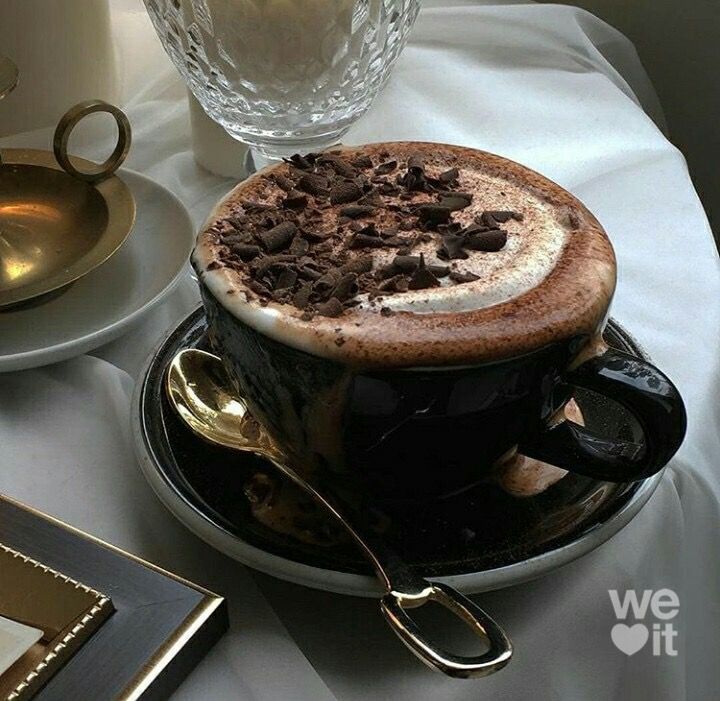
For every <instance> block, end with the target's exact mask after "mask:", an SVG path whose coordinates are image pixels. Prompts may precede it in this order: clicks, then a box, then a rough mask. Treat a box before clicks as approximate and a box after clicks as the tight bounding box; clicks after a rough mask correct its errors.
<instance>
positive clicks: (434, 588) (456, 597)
mask: <svg viewBox="0 0 720 701" xmlns="http://www.w3.org/2000/svg"><path fill="white" fill-rule="evenodd" d="M426 584H427V587H426V588H425V589H423V590H422V591H420V592H418V593H413V594H402V593H401V592H397V591H391V592H389V593H388V594H385V596H383V598H382V599H381V600H380V608H381V610H382V612H383V615H384V616H385V619H386V620H387V622H388V623H389V624H390V627H391V628H392V629H393V632H394V633H395V634H396V635H397V636H398V637H399V638H400V640H402V641H403V643H405V645H406V646H407V647H408V648H409V649H410V651H411V652H412V653H414V654H415V655H416V656H417V657H418V658H419V659H420V660H422V661H423V662H424V663H425V664H426V665H428V666H429V667H432V668H434V669H437V670H438V671H440V672H442V673H443V674H447V675H448V676H450V677H457V678H459V679H470V678H475V679H477V678H480V677H486V676H488V675H490V674H494V673H495V672H497V671H499V670H501V669H502V668H503V667H504V666H505V665H506V664H507V663H508V662H510V659H511V657H512V654H513V648H512V643H511V642H510V639H509V638H508V637H507V635H505V633H504V631H503V630H502V628H500V626H499V625H498V624H497V623H496V622H495V621H494V620H493V619H492V618H491V617H490V616H489V615H488V614H487V613H485V611H483V610H482V609H481V608H480V607H479V606H478V605H477V604H474V603H473V602H472V601H470V599H468V598H467V597H465V596H463V595H462V594H460V593H459V592H458V591H456V590H455V589H453V588H451V587H447V586H445V585H444V584H440V583H431V582H426ZM428 601H435V602H436V603H438V604H440V605H442V606H443V607H445V608H446V609H447V610H448V611H450V612H451V613H453V614H455V616H457V617H458V618H459V619H460V620H461V621H462V622H463V623H465V624H466V625H467V626H468V627H469V628H470V630H472V631H473V632H474V633H475V634H476V635H477V636H478V637H479V638H481V639H482V640H484V641H486V642H487V643H488V644H489V649H488V650H487V652H485V653H483V654H482V655H475V656H462V655H455V654H452V653H450V652H447V651H446V650H443V649H442V648H440V647H438V646H436V645H434V644H433V643H432V642H431V641H430V640H429V639H428V638H427V637H426V636H425V635H423V633H422V631H421V630H420V628H419V627H418V625H417V624H416V623H415V621H413V620H412V618H410V616H408V614H407V613H406V611H405V609H408V608H418V607H420V606H423V605H424V604H426V603H427V602H428Z"/></svg>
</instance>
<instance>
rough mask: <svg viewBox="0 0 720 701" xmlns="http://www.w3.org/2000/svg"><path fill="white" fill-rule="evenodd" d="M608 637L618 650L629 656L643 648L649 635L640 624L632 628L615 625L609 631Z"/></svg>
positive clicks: (645, 628) (620, 624)
mask: <svg viewBox="0 0 720 701" xmlns="http://www.w3.org/2000/svg"><path fill="white" fill-rule="evenodd" d="M610 637H611V638H612V641H613V642H614V643H615V647H617V648H618V650H620V651H621V652H624V653H625V654H626V655H628V656H630V655H634V654H635V653H636V652H639V651H640V650H642V649H643V647H645V643H646V642H647V641H648V638H649V637H650V633H649V632H648V629H647V627H646V626H644V625H643V624H642V623H636V624H635V625H634V626H628V625H625V624H624V623H617V624H615V625H614V626H613V628H612V630H611V631H610Z"/></svg>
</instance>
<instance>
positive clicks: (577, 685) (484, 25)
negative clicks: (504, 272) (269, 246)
mask: <svg viewBox="0 0 720 701" xmlns="http://www.w3.org/2000/svg"><path fill="white" fill-rule="evenodd" d="M111 4H112V6H113V11H114V12H115V15H114V31H116V33H117V41H118V51H119V52H120V55H121V61H120V65H121V66H122V67H123V71H124V76H123V78H124V94H125V98H124V105H123V106H124V107H125V108H126V110H127V112H128V114H129V116H130V120H131V122H132V124H133V126H134V130H135V141H134V146H133V149H132V152H131V155H130V158H129V161H128V165H129V167H131V168H134V169H137V170H140V171H142V172H144V173H146V174H147V175H149V176H151V177H153V178H156V179H157V180H158V181H160V182H161V183H162V184H164V185H165V186H167V187H169V188H170V189H171V190H173V191H174V192H175V193H176V194H177V195H178V196H179V197H180V198H181V199H182V200H183V201H184V203H185V204H186V206H187V207H188V209H189V210H190V211H191V213H192V215H193V217H194V219H195V221H196V222H200V221H201V220H202V219H203V217H204V216H205V214H206V213H207V211H208V210H209V208H210V206H211V204H212V203H213V202H214V201H215V200H216V199H217V198H218V197H219V196H220V195H221V194H222V193H223V192H224V191H225V190H227V189H228V188H229V185H230V183H229V181H227V180H223V179H221V178H217V177H215V176H212V175H210V174H208V173H207V172H205V171H203V170H201V169H200V168H198V167H197V166H196V165H195V164H194V162H193V158H192V153H191V151H190V147H189V125H188V118H187V106H186V102H185V99H184V89H183V87H182V85H181V84H180V82H179V79H178V78H177V76H176V74H175V72H174V70H173V69H172V68H171V67H170V65H169V63H168V61H167V60H166V58H165V57H164V54H163V53H162V51H161V49H160V47H159V44H158V43H157V42H156V40H155V37H154V35H153V33H152V30H151V28H150V26H149V22H148V21H147V18H146V16H145V15H144V12H143V10H142V6H141V4H140V3H139V2H138V0H116V1H114V2H113V3H111ZM679 99H681V98H679ZM658 124H660V125H661V124H662V117H661V113H660V110H659V109H658V106H657V103H656V100H655V98H654V93H653V91H652V88H651V87H650V85H649V83H648V81H647V79H646V77H645V74H644V72H643V70H642V67H641V65H640V63H639V61H638V59H637V56H636V54H635V51H634V49H633V47H632V46H631V45H630V43H629V42H628V41H627V40H626V39H624V38H623V37H622V36H620V35H619V34H618V33H617V32H616V31H614V30H613V29H611V28H610V27H608V26H607V25H605V24H603V23H602V22H600V21H599V20H597V19H595V18H594V17H592V16H591V15H589V14H587V13H585V12H583V11H580V10H575V9H573V8H568V7H561V6H552V5H534V4H527V3H512V2H509V3H503V2H496V3H493V4H491V5H488V4H486V3H478V2H467V1H465V2H462V1H458V0H455V1H452V0H448V1H447V2H444V3H443V2H426V3H425V7H424V9H423V11H422V14H421V16H420V19H419V21H418V23H417V25H416V27H415V29H414V31H413V35H412V39H411V41H410V43H409V45H408V47H407V49H406V51H405V53H404V54H403V56H402V58H401V59H400V61H399V64H398V66H397V68H396V70H395V73H394V75H393V78H392V79H391V81H390V83H389V85H388V87H387V90H386V91H385V93H384V94H383V95H382V96H381V97H380V98H379V99H378V101H377V103H376V104H375V106H374V108H373V109H372V111H371V113H370V114H368V115H367V116H366V117H365V118H364V119H363V120H362V121H361V122H360V123H359V124H357V125H356V126H355V127H354V128H353V129H352V131H351V132H350V134H349V136H348V137H347V139H346V141H347V142H348V143H351V142H362V141H378V140H390V139H408V138H409V139H413V138H416V139H426V140H437V141H446V142H450V143H458V144H466V145H469V146H476V147H479V148H483V149H487V150H490V151H495V152H497V153H500V154H502V155H504V156H508V157H510V158H512V159H515V160H518V161H521V162H523V163H526V164H527V165H529V166H531V167H532V168H535V169H537V170H539V171H541V172H543V173H545V174H546V175H548V176H549V177H550V178H552V179H554V180H556V181H557V182H559V183H560V184H562V185H563V186H565V187H567V188H569V189H570V190H571V191H572V192H574V193H575V194H576V195H578V196H579V197H580V198H581V199H582V200H584V201H585V202H586V203H587V205H588V206H589V207H590V208H591V209H592V210H593V211H594V212H595V213H596V214H597V215H598V217H599V219H600V220H601V221H602V223H603V224H604V225H605V227H606V228H607V230H608V232H609V234H610V236H611V238H612V240H613V242H614V244H615V247H616V250H617V254H618V259H619V285H618V290H617V295H616V299H615V303H614V308H613V313H614V315H615V316H616V317H617V318H618V319H619V320H620V321H621V322H622V323H623V324H625V325H626V326H627V328H629V329H630V330H631V331H632V332H633V333H634V334H635V335H636V337H637V338H638V339H639V340H640V341H641V343H642V344H643V345H644V346H645V347H646V348H647V350H648V351H649V352H650V354H651V355H652V357H653V359H654V360H655V361H656V363H657V364H658V365H659V366H660V367H661V368H663V369H664V370H665V371H666V372H667V373H668V374H670V375H671V376H672V377H673V378H674V380H675V381H676V383H677V385H678V387H679V388H680V390H681V392H682V393H683V395H684V397H685V400H686V402H687V407H688V414H689V430H688V436H687V440H686V441H685V444H684V446H683V448H682V450H681V451H680V453H679V454H678V456H677V457H676V458H675V459H674V460H673V462H672V464H671V466H670V467H669V469H668V470H667V472H666V473H665V476H664V478H663V480H662V482H661V484H660V487H659V489H658V491H657V493H656V495H655V496H654V497H653V499H652V500H651V501H650V502H649V504H648V505H647V506H646V507H645V509H644V510H643V511H642V512H641V513H640V515H639V516H638V517H637V518H636V519H635V520H634V521H633V522H632V523H631V524H630V525H629V526H628V527H627V528H626V529H624V530H623V531H622V532H621V533H619V534H618V535H617V536H616V537H615V538H614V539H613V540H612V541H610V542H609V543H607V544H606V545H604V546H603V547H601V548H600V549H599V550H597V551H596V552H594V553H592V554H591V555H589V556H587V557H585V558H584V559H582V560H581V561H578V562H576V563H574V564H572V565H570V566H567V567H565V568H564V569H563V570H561V571H558V572H557V573H555V574H552V575H550V576H547V577H545V578H544V579H542V580H539V581H537V582H534V583H531V584H526V585H523V586H519V587H516V588H513V589H511V590H507V591H502V592H495V593H491V594H487V595H483V596H482V597H480V601H481V603H482V604H483V605H484V606H485V607H486V608H487V609H488V610H489V611H490V612H492V613H493V614H494V615H495V616H496V617H497V618H498V619H499V620H500V621H502V623H503V624H504V625H505V626H506V628H507V630H508V632H509V633H510V635H511V637H512V638H513V640H514V642H515V645H516V655H515V658H514V660H513V662H512V663H511V665H510V666H509V667H508V668H507V669H506V670H504V671H503V672H501V673H500V674H497V675H495V676H493V677H491V678H488V679H486V680H481V681H474V682H473V681H469V682H468V681H454V680H449V679H447V678H444V677H441V676H439V675H435V674H433V673H432V672H430V671H428V670H426V669H425V668H424V667H422V666H421V665H420V664H418V663H417V662H416V661H415V660H414V659H413V658H412V657H411V656H410V654H409V653H408V652H407V651H406V650H405V649H404V647H403V646H402V645H401V644H400V643H399V642H398V641H397V640H396V639H395V638H394V637H393V636H392V635H391V634H390V633H389V631H388V630H387V629H386V627H385V624H384V622H383V621H382V619H381V617H380V614H379V612H378V609H377V603H376V602H373V601H368V600H355V599H350V598H344V597H341V596H335V595H330V594H325V593H320V592H315V591H310V590H304V589H302V588H300V587H297V586H294V585H289V584H286V583H283V582H280V581H275V580H272V579H270V578H269V577H266V576H263V575H257V574H254V573H252V572H250V571H248V570H247V569H246V568H244V567H243V566H241V565H239V564H237V563H235V562H233V561H231V560H229V559H227V558H225V557H224V556H222V555H219V554H218V553H215V552H213V551H211V550H210V548H209V547H207V546H205V545H204V544H203V543H202V542H200V541H199V540H197V539H196V538H195V537H194V536H192V535H191V534H190V533H189V532H187V531H186V530H185V529H184V527H182V526H181V525H180V524H178V523H177V522H176V521H175V520H174V519H173V518H172V517H171V516H170V515H169V513H168V512H166V511H165V509H164V508H163V507H162V506H161V505H160V503H159V502H158V501H157V500H156V498H155V497H154V495H153V494H152V493H151V491H150V489H149V488H148V486H147V485H146V484H145V482H144V480H143V478H142V476H141V475H140V472H139V469H138V466H137V464H136V461H135V458H134V455H133V448H132V443H131V436H130V431H129V414H130V396H131V393H132V389H133V383H134V381H135V378H136V374H137V372H138V370H139V367H140V365H141V363H142V361H143V358H144V357H145V356H146V354H147V353H148V352H149V351H150V350H151V348H152V347H153V346H154V345H155V344H156V343H157V341H158V340H159V339H160V337H162V336H163V334H164V333H165V332H166V331H167V330H168V329H169V328H170V327H171V324H172V322H173V321H174V320H176V319H177V318H179V317H180V316H181V315H182V314H183V313H185V312H186V311H187V310H189V309H190V308H192V307H193V306H194V305H195V304H196V301H197V293H196V291H195V289H194V286H193V284H192V281H191V280H190V279H189V278H188V280H186V281H185V282H184V283H183V285H181V287H180V289H178V290H177V291H176V292H175V293H174V294H173V295H172V296H171V297H170V298H169V299H168V300H167V301H166V302H165V304H164V305H162V307H161V308H160V309H159V310H158V311H156V312H154V313H153V314H152V316H151V317H150V318H148V319H147V320H146V321H145V323H143V324H142V326H141V327H140V328H139V329H137V330H135V331H134V332H132V333H131V334H129V335H128V336H126V337H125V338H123V339H121V340H120V341H117V342H115V343H113V344H111V345H110V346H107V347H105V348H102V349H99V350H97V351H96V352H94V353H92V354H90V355H86V356H83V357H79V358H76V359H74V360H71V361H68V362H64V363H61V364H58V365H55V366H51V367H46V368H42V369H38V370H31V371H26V372H19V373H14V374H9V375H2V376H0V491H1V492H4V493H7V494H9V495H12V496H14V497H17V498H19V499H21V500H24V501H26V502H28V503H30V504H32V505H34V506H36V507H38V508H40V509H43V510H46V511H47V512H49V513H52V514H54V515H56V516H58V517H60V518H62V519H65V520H67V521H69V522H70V523H72V524H74V525H76V526H78V527H80V528H82V529H85V530H88V531H90V532H92V533H94V534H96V535H98V536H99V537H101V538H104V539H107V540H109V541H111V542H113V543H116V544H117V545H119V546H121V547H124V548H127V549H129V550H131V551H133V552H135V553H137V554H139V555H141V556H143V557H145V558H148V559H150V560H153V561H155V562H157V563H159V564H161V565H163V566H165V567H167V568H169V569H171V570H174V571H177V572H179V573H181V574H183V575H185V576H187V577H189V578H191V579H193V580H195V581H197V582H199V583H201V584H203V585H205V586H207V587H209V588H211V589H214V590H217V591H219V592H221V593H223V594H225V595H227V597H228V599H229V604H230V615H231V632H230V633H229V634H228V635H226V636H225V638H224V639H223V640H222V641H221V642H220V643H219V644H218V645H217V646H216V647H215V648H214V649H213V650H212V651H211V652H210V654H209V655H208V656H207V658H206V659H205V660H204V661H203V662H202V663H201V664H200V666H199V667H198V668H197V669H196V670H195V671H194V672H193V673H192V674H191V675H190V677H189V678H188V679H187V681H186V682H185V683H184V684H183V685H182V687H181V688H180V689H179V690H178V692H177V693H176V695H175V697H174V698H177V699H188V700H189V699H197V700H200V699H202V700H205V699H213V700H215V699H243V701H245V700H248V701H249V700H258V701H290V700H292V701H294V700H304V699H308V700H312V701H315V700H322V699H332V698H337V699H341V700H342V701H351V700H353V701H354V700H355V699H378V698H393V699H408V700H410V699H426V698H427V699H457V700H461V699H463V700H464V699H468V700H474V699H478V698H497V699H525V698H531V697H532V698H534V699H536V700H537V701H540V700H546V699H547V700H550V699H563V700H565V699H567V700H573V701H574V700H575V699H593V701H599V700H603V699H633V700H634V699H668V700H672V701H677V700H678V699H684V698H688V699H706V698H711V697H716V696H717V692H718V691H720V665H718V652H719V649H720V604H719V603H718V592H719V591H720V561H719V560H718V552H719V547H718V546H719V545H720V538H719V537H718V533H719V526H720V474H718V459H719V457H718V456H720V440H719V439H718V424H719V418H720V417H719V410H718V406H719V404H718V401H717V397H718V395H719V394H720V385H719V382H718V379H719V378H720V372H719V365H720V362H719V360H718V339H719V338H720V334H719V333H718V332H719V330H720V306H719V305H718V299H720V295H719V293H720V274H719V270H718V258H717V254H716V252H715V249H714V246H713V242H712V237H711V235H710V231H709V229H708V224H707V221H706V218H705V215H704V213H703V211H702V209H701V207H700V204H699V202H698V199H697V197H696V195H695V192H694V190H693V188H692V185H691V183H690V179H689V177H688V173H687V169H686V166H685V161H684V160H683V157H682V156H681V154H680V153H678V152H677V151H676V150H675V148H673V146H671V145H670V144H669V143H668V141H667V140H666V138H665V137H664V136H663V134H662V132H661V131H660V129H659V128H658V126H657V125H658ZM90 131H91V132H92V130H90ZM48 138H49V137H48V132H47V131H45V132H38V133H34V134H26V135H19V136H17V137H13V138H11V139H9V140H6V141H5V145H8V144H9V143H12V144H13V145H23V144H25V145H35V146H42V147H46V146H47V144H48ZM78 141H79V142H82V141H83V139H82V138H81V137H80V138H79V139H78ZM84 142H85V146H90V147H94V148H95V150H97V149H98V148H100V147H104V148H107V145H108V140H107V139H101V138H98V137H96V136H95V135H94V134H93V133H88V134H87V135H86V136H85V138H84ZM91 152H92V149H91ZM665 587H667V588H671V589H673V590H674V591H676V592H677V594H678V596H679V598H680V613H679V615H678V616H677V617H676V618H675V619H673V624H674V625H675V628H676V630H678V632H679V636H678V642H677V647H678V649H679V654H678V655H677V656H676V657H670V656H666V655H664V656H653V655H652V654H651V653H650V651H649V649H647V648H646V649H645V650H643V651H642V652H640V653H638V654H637V655H635V656H633V657H626V656H625V655H624V654H623V653H622V652H620V651H619V650H618V649H616V648H615V647H614V646H613V645H612V643H611V640H610V630H611V628H612V626H613V625H614V624H615V623H616V622H617V619H616V617H615V614H614V613H613V609H612V606H611V602H610V599H609V596H608V589H618V590H620V591H621V592H624V591H625V590H626V589H628V588H632V589H636V590H638V591H640V592H641V591H642V590H644V589H652V590H657V589H661V588H665Z"/></svg>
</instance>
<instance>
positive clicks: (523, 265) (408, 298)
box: [361, 158, 572, 314]
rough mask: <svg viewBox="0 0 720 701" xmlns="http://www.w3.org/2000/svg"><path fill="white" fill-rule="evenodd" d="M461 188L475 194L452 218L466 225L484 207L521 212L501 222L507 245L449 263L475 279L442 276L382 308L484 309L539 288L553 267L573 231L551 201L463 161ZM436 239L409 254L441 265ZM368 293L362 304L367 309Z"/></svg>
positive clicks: (386, 259)
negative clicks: (457, 280) (463, 280)
mask: <svg viewBox="0 0 720 701" xmlns="http://www.w3.org/2000/svg"><path fill="white" fill-rule="evenodd" d="M456 164H457V162H456V161H448V159H440V158H438V159H437V160H436V161H434V162H433V163H432V165H430V166H429V167H428V169H427V170H428V173H430V174H437V173H439V172H442V171H443V170H444V169H446V168H448V167H452V166H453V165H456ZM460 171H461V175H460V182H459V189H460V190H462V191H463V192H470V193H472V194H473V201H472V202H471V204H470V205H469V206H468V207H467V208H465V209H463V210H461V211H458V212H455V213H454V216H453V220H454V221H456V222H458V223H459V224H462V225H463V226H468V225H470V224H471V223H472V222H473V221H474V220H475V218H476V217H478V216H480V215H481V214H482V213H483V211H488V210H491V211H497V210H500V211H503V210H511V211H514V212H518V213H519V214H521V215H522V221H515V220H513V219H511V220H509V221H508V222H505V223H503V224H502V228H503V229H504V230H505V231H507V242H506V244H505V246H504V247H503V248H502V249H501V250H499V251H494V252H485V251H474V250H467V251H466V253H467V255H468V258H467V259H462V260H455V261H452V262H451V264H450V267H451V268H452V269H453V270H456V271H458V272H460V273H471V274H473V275H476V276H477V277H478V279H477V280H473V281H471V282H466V283H463V284H461V285H455V284H453V283H452V281H451V280H450V279H449V278H447V277H445V278H441V279H440V280H439V282H440V286H439V287H432V288H429V289H424V290H417V291H413V290H408V291H407V292H403V293H400V294H396V295H393V296H392V297H387V298H386V299H384V300H383V306H385V307H387V308H389V309H391V310H393V311H407V312H412V313H416V314H423V313H431V312H464V311H473V310H478V309H483V308H484V307H489V306H492V305H495V304H499V303H501V302H505V301H507V300H510V299H513V298H515V297H519V296H520V295H522V294H523V293H525V292H528V291H529V290H531V289H533V288H535V287H537V286H538V285H539V284H540V283H541V282H542V281H543V280H544V279H545V278H546V277H547V276H548V275H549V274H550V272H551V271H552V270H553V268H554V267H555V265H556V263H557V261H558V259H559V257H560V254H561V252H562V250H563V247H564V246H565V243H566V241H567V239H568V236H569V235H570V233H571V230H572V229H571V224H570V222H569V221H568V220H567V219H564V220H562V219H560V218H559V217H558V212H557V211H556V208H554V207H553V206H552V204H550V203H548V202H545V201H543V200H542V199H541V198H539V197H536V196H535V195H533V194H532V193H530V192H528V190H527V189H526V188H524V187H523V186H522V185H521V184H515V183H513V182H511V181H508V180H507V179H504V178H502V177H498V176H496V175H493V174H491V173H487V172H485V171H483V170H482V169H481V168H479V167H469V166H468V165H465V164H462V167H461V168H460ZM437 248H438V244H437V240H435V239H433V240H431V241H427V242H423V243H419V244H418V245H417V246H415V247H414V248H413V250H412V255H414V256H419V255H420V254H421V253H422V254H423V255H424V257H425V260H426V261H427V262H428V263H431V264H440V265H442V264H443V261H442V260H441V259H439V258H438V255H437V252H436V251H437ZM394 255H395V254H394V253H393V252H390V251H382V252H380V253H379V254H377V255H376V256H375V266H374V267H375V268H379V267H382V266H383V265H385V264H388V263H390V262H391V261H392V259H393V257H394ZM369 306H372V305H370V304H369V302H368V300H367V296H365V297H364V300H363V303H362V305H361V307H362V308H364V309H367V308H368V307H369Z"/></svg>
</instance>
